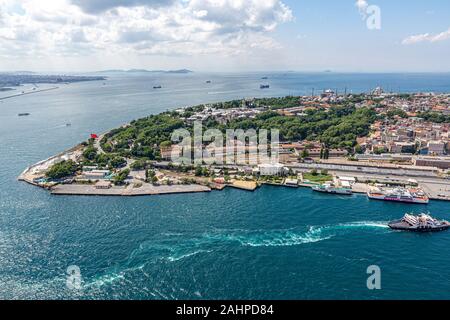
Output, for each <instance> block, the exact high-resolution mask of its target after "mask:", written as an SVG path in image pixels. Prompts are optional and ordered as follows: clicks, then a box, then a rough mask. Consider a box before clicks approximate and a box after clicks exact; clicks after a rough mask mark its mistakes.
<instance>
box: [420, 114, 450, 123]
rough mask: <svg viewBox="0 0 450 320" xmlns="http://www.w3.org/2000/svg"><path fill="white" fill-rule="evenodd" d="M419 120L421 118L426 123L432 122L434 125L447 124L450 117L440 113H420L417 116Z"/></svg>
mask: <svg viewBox="0 0 450 320" xmlns="http://www.w3.org/2000/svg"><path fill="white" fill-rule="evenodd" d="M418 117H419V118H423V119H424V120H426V121H430V122H434V123H449V122H450V116H447V115H444V114H442V113H437V112H430V111H427V112H422V113H419V114H418Z"/></svg>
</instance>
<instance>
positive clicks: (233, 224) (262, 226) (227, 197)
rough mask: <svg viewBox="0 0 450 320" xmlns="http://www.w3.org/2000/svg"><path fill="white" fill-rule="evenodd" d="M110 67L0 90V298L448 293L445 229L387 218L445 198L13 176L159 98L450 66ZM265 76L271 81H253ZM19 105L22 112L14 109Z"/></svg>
mask: <svg viewBox="0 0 450 320" xmlns="http://www.w3.org/2000/svg"><path fill="white" fill-rule="evenodd" d="M266 75H267V76H268V77H269V79H268V80H261V77H262V76H266ZM109 76H110V77H109V79H108V80H107V81H105V83H103V82H102V81H100V82H86V83H78V84H70V85H62V86H61V87H60V88H59V89H58V90H54V91H48V92H43V93H37V94H32V95H27V96H22V97H17V98H13V99H8V100H3V102H0V146H1V149H0V163H1V164H2V166H1V168H0V298H3V299H386V298H389V299H449V298H450V271H449V266H450V250H449V247H450V233H445V232H444V233H438V234H424V235H422V234H409V233H401V232H393V231H391V230H389V229H388V228H386V222H387V221H389V220H392V219H396V218H399V217H401V216H402V215H403V214H404V213H405V212H415V213H420V212H422V211H429V212H430V213H432V214H433V215H435V216H437V217H439V218H443V219H450V203H446V202H434V201H433V202H431V203H430V204H429V205H428V206H411V205H404V204H395V203H384V202H377V201H375V202H374V201H370V200H368V199H367V198H366V197H364V196H361V195H356V196H353V197H350V198H348V197H340V196H328V195H322V194H316V193H313V192H312V191H311V190H309V189H285V188H277V187H263V188H261V189H259V190H258V191H256V192H254V193H249V192H243V191H238V190H231V189H229V190H224V191H221V192H219V191H218V192H212V193H207V194H206V193H205V194H187V195H171V196H154V197H141V198H100V197H99V198H97V197H55V196H51V195H50V194H49V193H48V192H46V191H45V190H41V189H39V188H35V187H32V186H29V185H27V184H24V183H19V182H17V181H16V177H17V176H18V175H19V174H20V172H21V171H22V170H23V169H24V168H25V167H27V166H28V165H30V164H32V163H35V162H37V161H39V160H41V159H45V158H47V157H49V156H51V155H53V154H55V153H57V152H59V151H62V150H65V149H67V148H69V147H71V146H73V145H75V144H76V143H78V142H81V141H83V140H86V139H87V138H88V136H89V134H90V133H93V132H104V131H106V130H108V129H111V128H114V127H117V126H119V125H121V124H123V123H126V122H128V121H130V120H132V119H136V118H139V117H143V116H146V115H149V114H153V113H159V112H162V111H165V110H168V109H174V108H178V107H182V106H187V105H195V104H199V103H204V102H213V101H223V100H229V99H236V98H244V97H254V96H258V97H259V96H283V95H289V94H292V95H294V94H309V93H310V92H311V90H312V88H315V90H316V91H318V90H322V89H327V88H332V89H338V90H340V91H343V90H344V89H345V88H347V90H348V91H349V92H351V91H352V92H365V91H368V90H370V89H371V88H373V87H376V86H379V85H380V86H383V87H385V88H390V89H391V90H395V91H398V90H400V91H402V92H414V91H434V92H450V74H334V73H314V74H306V73H273V74H260V73H254V74H189V75H148V74H134V75H123V74H110V75H109ZM206 80H211V81H212V83H211V84H206ZM262 82H268V83H270V85H271V88H270V89H269V90H260V89H259V84H260V83H262ZM154 85H162V89H160V90H153V89H152V88H153V86H154ZM7 94H10V93H2V95H3V96H4V95H7ZM19 112H29V113H31V115H30V116H29V117H18V116H17V114H18V113H19ZM66 123H71V124H72V125H71V126H70V127H66V125H65V124H66ZM71 265H77V266H79V268H80V270H81V275H82V280H83V282H82V290H79V291H73V290H69V289H68V288H67V287H66V276H67V275H66V270H67V267H69V266H71ZM370 265H378V266H379V267H380V268H381V271H382V289H381V290H379V291H370V290H368V289H367V286H366V280H367V277H368V275H367V273H366V270H367V267H368V266H370Z"/></svg>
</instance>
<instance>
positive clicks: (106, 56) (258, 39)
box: [0, 0, 450, 72]
mask: <svg viewBox="0 0 450 320" xmlns="http://www.w3.org/2000/svg"><path fill="white" fill-rule="evenodd" d="M370 6H376V7H377V8H379V13H380V16H379V18H380V19H379V21H378V23H379V28H375V29H371V28H370V27H369V26H368V22H367V19H370V17H371V16H370V12H369V13H368V11H367V8H369V7H370ZM449 6H450V5H449V4H448V3H446V2H445V1H442V0H433V1H428V2H427V3H417V2H414V3H408V2H406V1H397V2H396V3H391V2H389V1H386V0H369V1H365V0H358V1H356V0H345V1H340V2H339V3H337V2H336V1H327V0H322V1H310V0H305V1H293V0H283V1H279V0H270V1H265V2H264V3H262V2H260V1H253V0H252V1H239V0H204V1H201V0H183V1H182V0H156V1H155V0H153V1H152V0H129V1H127V0H119V1H84V0H60V1H39V3H38V2H37V1H32V0H25V1H17V0H0V57H1V60H0V70H1V71H17V70H30V71H37V72H44V71H45V72H56V71H67V72H80V71H99V70H104V69H133V68H139V69H144V68H145V69H149V70H152V69H181V68H187V69H191V70H195V71H216V72H220V71H232V72H236V71H280V70H293V71H323V70H332V71H337V72H450V62H449V61H448V60H447V59H445V57H446V56H447V55H448V53H450V30H449V27H450V26H449V25H446V23H447V22H446V21H448V20H449V19H448V18H449V17H448V15H449V12H450V10H448V9H449ZM418 61H420V63H418Z"/></svg>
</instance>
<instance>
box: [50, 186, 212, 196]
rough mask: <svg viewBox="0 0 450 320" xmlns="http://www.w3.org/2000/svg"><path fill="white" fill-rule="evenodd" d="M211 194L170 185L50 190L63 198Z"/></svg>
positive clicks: (193, 188)
mask: <svg viewBox="0 0 450 320" xmlns="http://www.w3.org/2000/svg"><path fill="white" fill-rule="evenodd" d="M199 192H211V189H210V188H208V187H204V186H200V185H171V186H153V185H144V186H142V187H140V188H135V187H133V186H131V185H130V186H127V187H116V186H114V187H111V188H109V189H97V188H95V186H94V185H80V184H61V185H57V186H55V187H53V188H52V189H51V194H52V195H64V196H121V197H136V196H155V195H164V194H182V193H199Z"/></svg>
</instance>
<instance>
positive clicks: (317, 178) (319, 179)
mask: <svg viewBox="0 0 450 320" xmlns="http://www.w3.org/2000/svg"><path fill="white" fill-rule="evenodd" d="M303 179H304V180H309V181H311V182H315V183H324V182H327V181H333V177H332V176H331V175H329V174H325V175H324V174H320V173H318V174H317V175H313V174H312V173H304V174H303Z"/></svg>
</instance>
